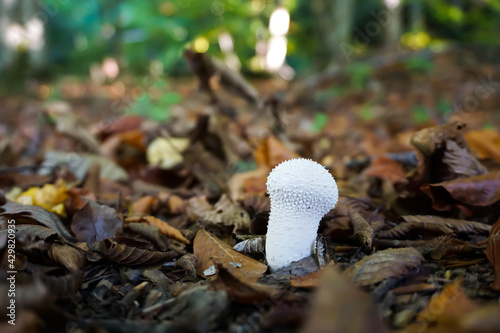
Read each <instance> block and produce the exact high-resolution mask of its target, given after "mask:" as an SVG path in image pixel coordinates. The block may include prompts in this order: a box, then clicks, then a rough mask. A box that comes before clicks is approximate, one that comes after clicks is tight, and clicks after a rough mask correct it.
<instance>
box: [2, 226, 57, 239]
mask: <svg viewBox="0 0 500 333" xmlns="http://www.w3.org/2000/svg"><path fill="white" fill-rule="evenodd" d="M2 231H4V230H2ZM5 231H7V229H5ZM57 236H58V233H57V232H55V231H54V230H52V229H49V228H47V227H44V226H41V225H36V224H19V225H16V237H17V238H22V237H27V238H31V239H35V240H44V241H50V240H55V239H57Z"/></svg>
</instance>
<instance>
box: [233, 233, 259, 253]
mask: <svg viewBox="0 0 500 333" xmlns="http://www.w3.org/2000/svg"><path fill="white" fill-rule="evenodd" d="M265 249H266V237H265V236H264V237H254V238H250V239H246V240H244V241H241V242H239V243H237V244H236V245H235V246H234V247H233V250H235V251H238V252H241V253H245V254H257V253H265Z"/></svg>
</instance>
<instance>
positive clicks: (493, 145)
mask: <svg viewBox="0 0 500 333" xmlns="http://www.w3.org/2000/svg"><path fill="white" fill-rule="evenodd" d="M465 139H467V142H468V143H469V146H470V148H471V150H472V151H475V152H477V155H478V156H479V158H493V159H495V160H496V161H497V162H500V135H499V134H498V133H497V132H495V131H492V130H483V131H469V132H467V133H466V134H465Z"/></svg>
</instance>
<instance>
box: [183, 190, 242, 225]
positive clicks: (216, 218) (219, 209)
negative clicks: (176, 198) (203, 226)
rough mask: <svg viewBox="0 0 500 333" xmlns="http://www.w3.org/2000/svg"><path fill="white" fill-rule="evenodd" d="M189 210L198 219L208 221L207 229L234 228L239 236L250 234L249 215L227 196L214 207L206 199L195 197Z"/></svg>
mask: <svg viewBox="0 0 500 333" xmlns="http://www.w3.org/2000/svg"><path fill="white" fill-rule="evenodd" d="M187 210H188V213H189V214H190V215H192V216H194V217H195V218H196V219H201V220H203V221H206V222H207V227H232V228H233V232H234V233H235V234H237V235H238V234H248V233H249V230H250V217H249V216H248V213H247V212H246V211H245V210H244V209H243V208H241V207H240V206H239V205H238V204H237V203H235V202H233V201H232V200H231V199H229V197H228V196H227V195H225V194H224V195H222V196H221V198H220V199H219V201H217V203H216V204H215V205H214V206H212V205H210V204H209V203H208V201H207V199H206V198H205V197H193V198H191V199H190V200H189V202H188V207H187Z"/></svg>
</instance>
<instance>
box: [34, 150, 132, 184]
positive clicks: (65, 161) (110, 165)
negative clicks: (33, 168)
mask: <svg viewBox="0 0 500 333" xmlns="http://www.w3.org/2000/svg"><path fill="white" fill-rule="evenodd" d="M94 164H99V166H100V170H101V177H104V178H107V179H109V180H112V181H120V180H126V179H128V174H127V172H126V171H125V170H124V169H123V168H122V167H120V166H118V165H117V164H116V163H115V162H113V161H112V160H110V159H108V158H106V157H103V156H99V155H91V154H83V153H81V154H77V153H73V152H70V153H67V152H60V151H47V152H46V153H45V156H44V162H43V168H40V173H41V174H45V173H44V172H47V170H51V169H52V168H55V167H57V166H60V165H65V166H67V167H68V169H69V170H70V171H71V172H72V173H73V174H74V175H75V176H76V177H77V178H78V179H80V180H82V179H84V178H85V175H86V174H87V171H88V170H89V169H90V168H91V167H92V165H94Z"/></svg>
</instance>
